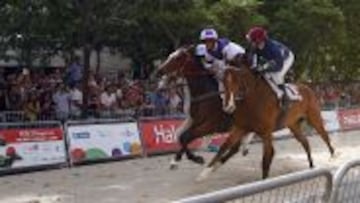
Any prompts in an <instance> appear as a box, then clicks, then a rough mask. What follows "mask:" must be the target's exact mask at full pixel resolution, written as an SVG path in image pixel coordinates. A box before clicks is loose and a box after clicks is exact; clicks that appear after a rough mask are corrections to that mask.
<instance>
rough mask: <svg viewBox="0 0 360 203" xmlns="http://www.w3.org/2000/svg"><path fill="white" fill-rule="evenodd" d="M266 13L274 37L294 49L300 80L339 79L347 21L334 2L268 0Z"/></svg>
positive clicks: (296, 69) (321, 0)
mask: <svg viewBox="0 0 360 203" xmlns="http://www.w3.org/2000/svg"><path fill="white" fill-rule="evenodd" d="M262 10H263V11H264V13H266V15H267V16H268V18H269V19H270V24H271V26H270V31H271V35H273V37H275V38H278V39H280V41H284V43H286V44H288V45H289V46H290V48H291V49H292V50H294V52H295V54H296V65H295V72H296V73H297V75H298V77H299V78H300V79H311V80H314V81H319V80H324V79H327V80H329V79H332V78H333V77H334V76H335V75H336V76H339V75H338V71H336V70H337V69H339V68H340V67H339V64H340V62H341V58H342V54H341V53H340V52H339V50H340V49H341V47H342V46H343V43H344V39H345V36H346V35H345V28H344V20H345V18H344V15H343V13H342V11H341V10H340V9H339V8H337V7H336V6H334V5H333V4H332V2H331V1H330V0H317V1H306V0H299V1H296V2H294V1H291V0H286V1H279V0H277V1H265V3H264V5H263V8H262ZM340 77H341V76H340Z"/></svg>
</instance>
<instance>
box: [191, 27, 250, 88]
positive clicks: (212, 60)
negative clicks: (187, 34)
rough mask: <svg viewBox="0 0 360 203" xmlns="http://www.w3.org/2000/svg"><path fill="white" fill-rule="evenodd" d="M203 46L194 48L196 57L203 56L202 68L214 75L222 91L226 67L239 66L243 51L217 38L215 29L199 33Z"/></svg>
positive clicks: (239, 47) (238, 46) (223, 39)
mask: <svg viewBox="0 0 360 203" xmlns="http://www.w3.org/2000/svg"><path fill="white" fill-rule="evenodd" d="M200 40H201V42H202V43H203V44H199V45H198V46H197V47H196V53H195V54H196V55H197V56H203V60H202V64H203V66H204V68H206V69H208V70H209V71H210V72H212V73H214V74H215V77H216V79H217V81H218V83H219V91H220V92H222V91H223V90H224V85H223V82H222V81H223V76H224V70H225V69H226V65H228V64H230V65H233V66H239V63H240V61H241V57H242V55H243V54H245V49H244V48H243V47H241V46H240V45H238V44H236V43H234V42H231V41H230V40H228V39H226V38H219V36H218V34H217V32H216V30H215V29H212V28H207V29H203V30H202V31H201V33H200Z"/></svg>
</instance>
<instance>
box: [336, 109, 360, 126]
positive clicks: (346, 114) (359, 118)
mask: <svg viewBox="0 0 360 203" xmlns="http://www.w3.org/2000/svg"><path fill="white" fill-rule="evenodd" d="M338 118H339V122H340V127H341V130H352V129H357V128H360V109H344V110H339V111H338Z"/></svg>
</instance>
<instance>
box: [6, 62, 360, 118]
mask: <svg viewBox="0 0 360 203" xmlns="http://www.w3.org/2000/svg"><path fill="white" fill-rule="evenodd" d="M2 76H3V77H0V113H1V114H0V115H2V117H1V118H2V120H6V121H19V120H31V121H33V120H54V119H57V120H62V121H64V120H67V119H69V118H70V119H82V118H84V117H87V118H88V117H96V118H117V117H123V116H158V115H164V114H171V115H174V114H181V113H182V104H183V98H182V95H181V91H179V90H178V89H175V88H170V89H166V90H162V91H155V88H156V85H155V84H151V83H149V82H148V81H147V80H131V79H129V77H127V76H126V74H124V72H119V73H118V74H117V76H116V77H115V78H113V79H109V78H107V77H104V76H100V75H96V74H95V73H93V72H90V73H89V80H88V84H87V92H86V94H87V98H88V100H87V108H83V96H84V93H83V92H82V91H81V90H82V89H83V88H82V85H83V83H82V81H83V67H82V66H81V65H80V63H79V62H78V61H77V60H75V61H74V62H73V63H71V64H70V65H69V67H67V68H57V69H52V70H51V71H45V70H36V69H33V70H31V71H30V70H28V69H26V68H24V69H22V70H21V71H15V72H13V73H10V74H3V75H2ZM310 85H311V86H312V88H313V89H314V90H315V93H316V94H317V96H318V98H319V100H320V103H321V105H322V106H323V108H326V109H330V108H338V107H351V106H357V105H359V104H360V91H358V90H359V88H360V82H352V83H331V84H325V83H323V84H310ZM84 109H86V111H83V110H84Z"/></svg>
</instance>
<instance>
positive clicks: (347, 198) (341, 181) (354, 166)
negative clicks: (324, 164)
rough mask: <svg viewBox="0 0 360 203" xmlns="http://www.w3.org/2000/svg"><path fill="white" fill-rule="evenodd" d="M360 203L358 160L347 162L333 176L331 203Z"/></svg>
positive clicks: (359, 167) (359, 160)
mask: <svg viewBox="0 0 360 203" xmlns="http://www.w3.org/2000/svg"><path fill="white" fill-rule="evenodd" d="M359 201H360V159H357V160H353V161H349V162H347V163H346V164H344V165H343V166H341V167H340V168H339V169H338V170H337V172H336V173H335V175H334V189H333V192H332V197H331V203H338V202H341V203H345V202H359Z"/></svg>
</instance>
